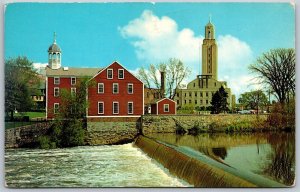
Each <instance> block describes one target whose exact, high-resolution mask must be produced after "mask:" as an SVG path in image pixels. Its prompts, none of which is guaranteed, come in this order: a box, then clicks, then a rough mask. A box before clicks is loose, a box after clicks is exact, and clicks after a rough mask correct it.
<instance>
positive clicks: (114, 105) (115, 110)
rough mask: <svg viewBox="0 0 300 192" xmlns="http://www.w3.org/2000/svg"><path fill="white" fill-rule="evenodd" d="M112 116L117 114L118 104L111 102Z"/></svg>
mask: <svg viewBox="0 0 300 192" xmlns="http://www.w3.org/2000/svg"><path fill="white" fill-rule="evenodd" d="M113 114H119V102H113Z"/></svg>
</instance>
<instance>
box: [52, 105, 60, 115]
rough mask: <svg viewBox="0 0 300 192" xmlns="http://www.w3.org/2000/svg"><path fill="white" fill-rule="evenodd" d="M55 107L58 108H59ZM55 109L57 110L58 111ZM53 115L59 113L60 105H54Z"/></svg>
mask: <svg viewBox="0 0 300 192" xmlns="http://www.w3.org/2000/svg"><path fill="white" fill-rule="evenodd" d="M55 106H57V108H56V107H55ZM55 109H57V111H56V110H55ZM53 113H54V114H58V113H59V103H54V105H53Z"/></svg>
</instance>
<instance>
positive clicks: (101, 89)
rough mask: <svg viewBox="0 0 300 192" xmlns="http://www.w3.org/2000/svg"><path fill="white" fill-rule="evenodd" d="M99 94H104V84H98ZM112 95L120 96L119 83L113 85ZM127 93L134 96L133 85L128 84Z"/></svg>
mask: <svg viewBox="0 0 300 192" xmlns="http://www.w3.org/2000/svg"><path fill="white" fill-rule="evenodd" d="M98 93H104V83H98ZM112 93H113V94H118V93H119V83H113V87H112ZM127 93H128V94H133V84H132V83H128V84H127Z"/></svg>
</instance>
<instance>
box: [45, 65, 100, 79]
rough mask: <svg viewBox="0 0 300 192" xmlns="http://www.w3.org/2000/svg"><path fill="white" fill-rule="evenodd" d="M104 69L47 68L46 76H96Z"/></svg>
mask: <svg viewBox="0 0 300 192" xmlns="http://www.w3.org/2000/svg"><path fill="white" fill-rule="evenodd" d="M101 69H102V68H74V67H68V68H66V67H61V68H59V69H51V68H49V67H46V76H77V77H78V76H81V77H84V76H89V77H92V76H94V75H96V74H97V73H98V72H99V71H101Z"/></svg>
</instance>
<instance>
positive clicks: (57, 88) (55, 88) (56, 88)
mask: <svg viewBox="0 0 300 192" xmlns="http://www.w3.org/2000/svg"><path fill="white" fill-rule="evenodd" d="M55 90H58V91H57V95H56V94H55ZM53 91H54V92H53V95H54V97H59V87H54V88H53Z"/></svg>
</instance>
